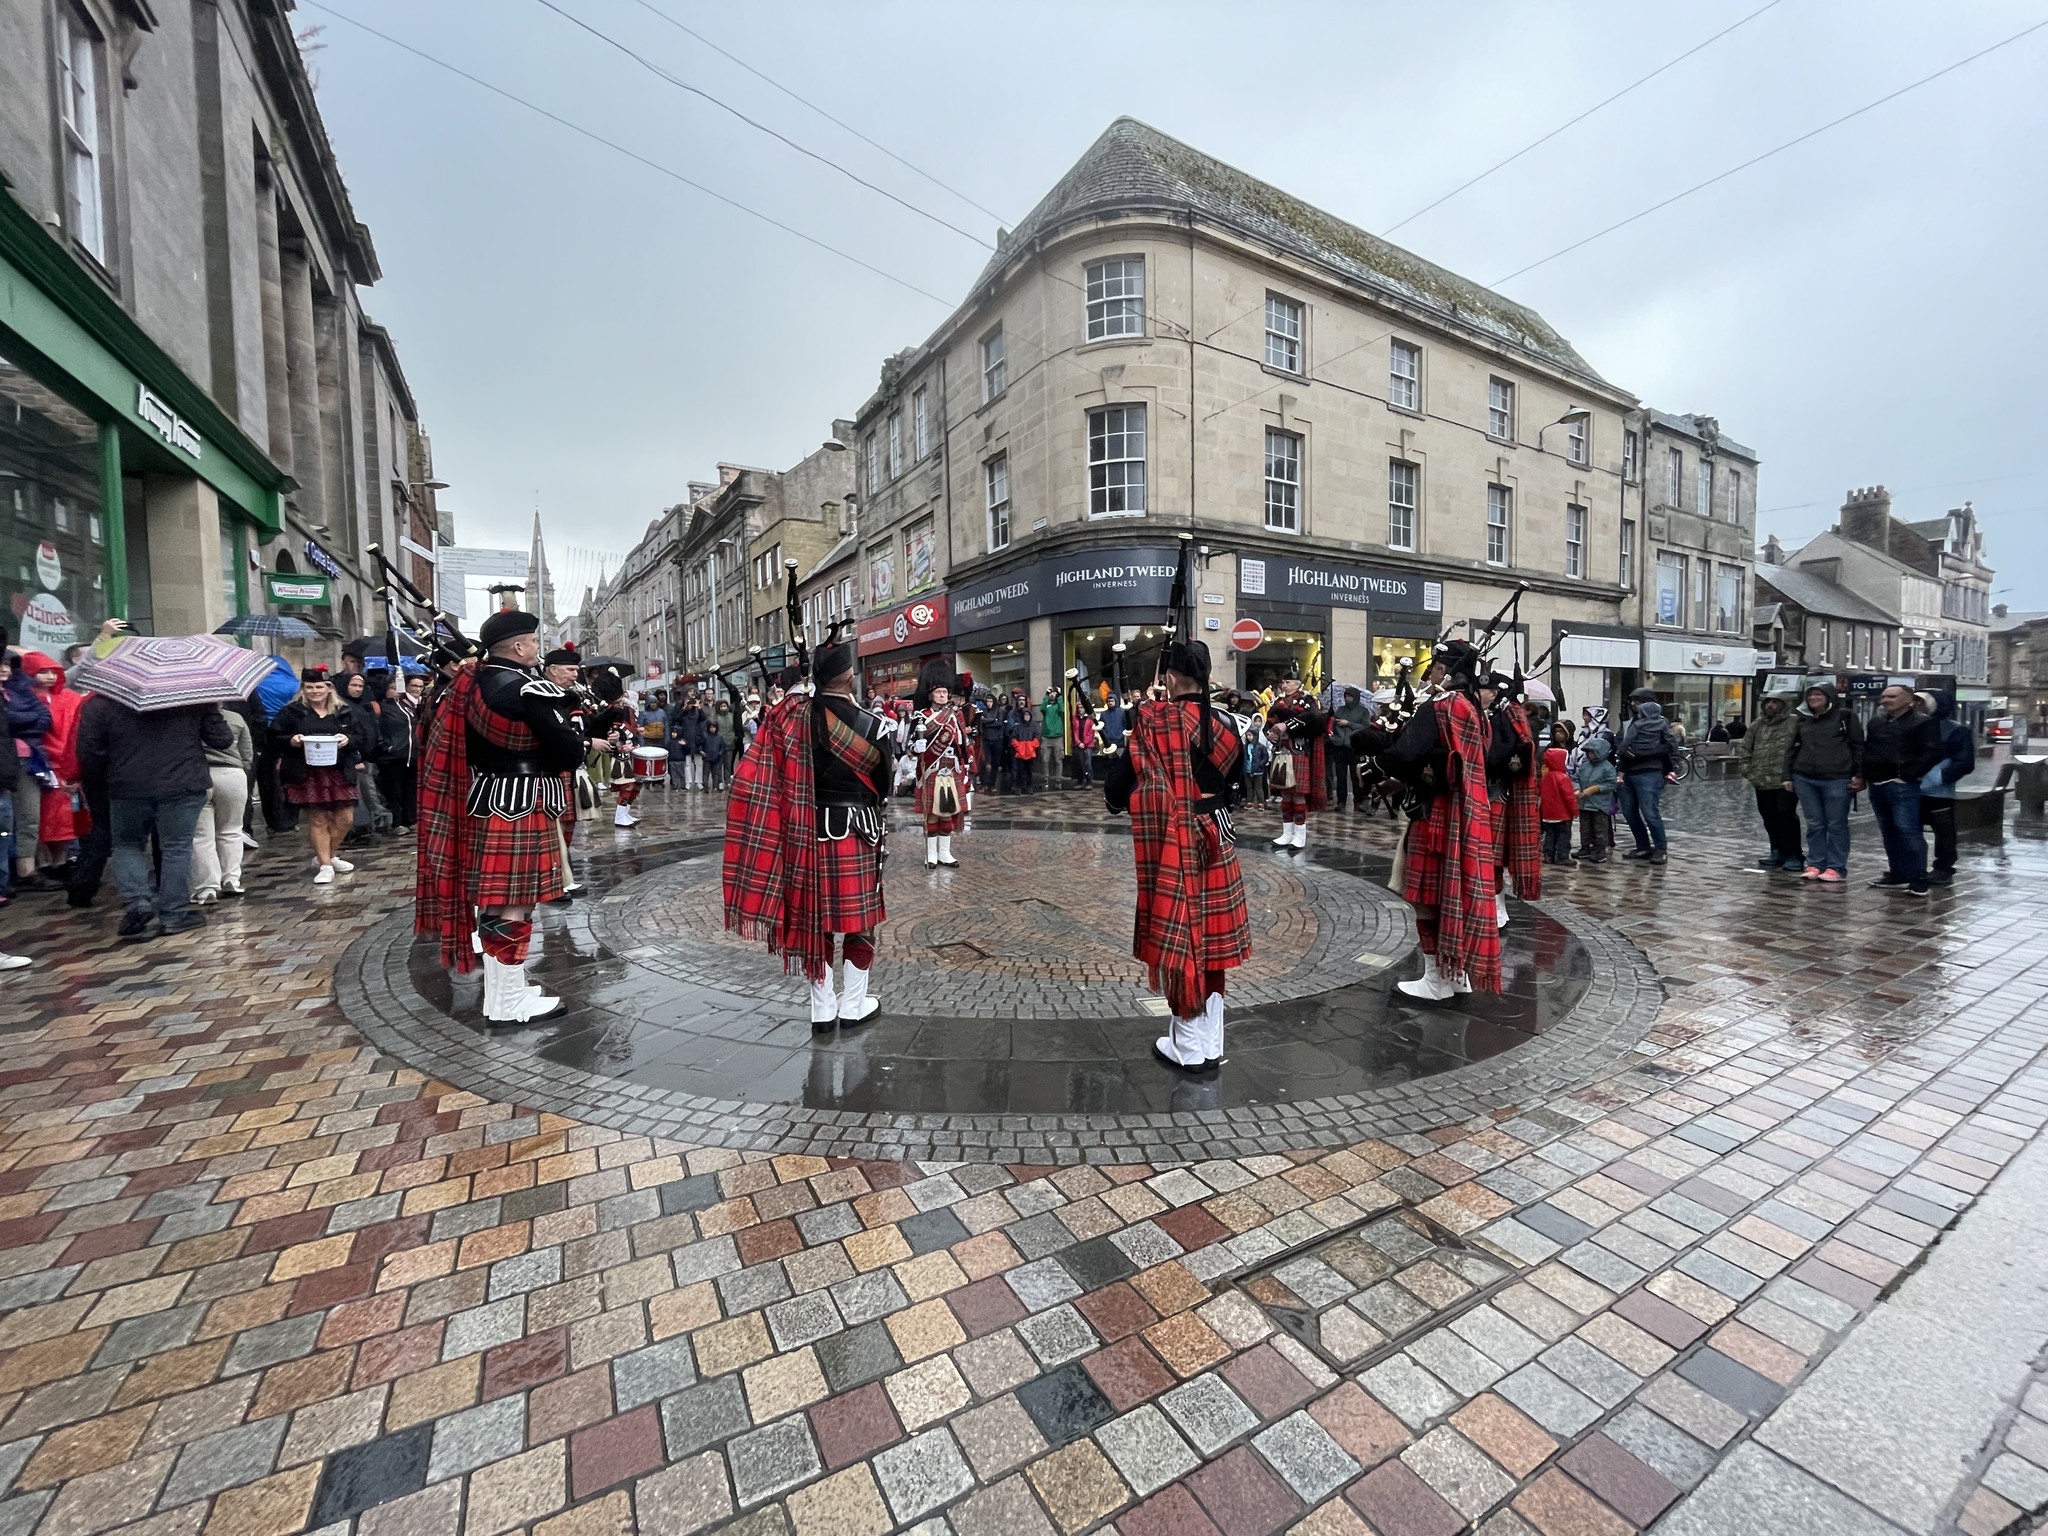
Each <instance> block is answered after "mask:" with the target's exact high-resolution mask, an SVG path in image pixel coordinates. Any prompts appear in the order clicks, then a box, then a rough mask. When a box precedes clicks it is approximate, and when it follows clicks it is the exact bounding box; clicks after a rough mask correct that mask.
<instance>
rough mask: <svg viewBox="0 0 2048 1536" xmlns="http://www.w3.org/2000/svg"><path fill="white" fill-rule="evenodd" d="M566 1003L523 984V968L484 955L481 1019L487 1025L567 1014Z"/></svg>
mask: <svg viewBox="0 0 2048 1536" xmlns="http://www.w3.org/2000/svg"><path fill="white" fill-rule="evenodd" d="M568 1011H569V1007H568V1004H566V1003H564V1002H563V1001H562V1000H561V999H560V998H558V997H550V996H548V994H547V993H545V992H543V991H541V989H540V988H539V987H530V986H528V985H527V984H526V967H525V966H523V965H507V964H505V963H504V962H503V961H502V960H497V959H493V958H492V957H491V956H490V955H485V956H484V1020H485V1022H486V1023H490V1024H532V1023H536V1022H538V1021H539V1020H541V1019H551V1018H553V1017H554V1016H555V1015H556V1014H558V1013H567V1012H568Z"/></svg>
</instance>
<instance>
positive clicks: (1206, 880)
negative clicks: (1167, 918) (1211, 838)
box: [1194, 848, 1252, 971]
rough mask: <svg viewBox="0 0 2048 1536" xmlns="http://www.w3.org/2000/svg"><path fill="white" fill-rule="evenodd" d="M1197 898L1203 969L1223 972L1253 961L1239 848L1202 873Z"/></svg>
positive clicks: (1250, 927)
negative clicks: (1239, 866)
mask: <svg viewBox="0 0 2048 1536" xmlns="http://www.w3.org/2000/svg"><path fill="white" fill-rule="evenodd" d="M1194 897H1195V921H1196V923H1197V924H1198V925H1199V927H1200V931H1201V935H1202V942H1201V947H1200V949H1199V950H1198V951H1197V953H1198V955H1199V958H1200V961H1201V968H1202V969H1203V970H1205V971H1221V970H1228V969H1229V968H1231V967H1232V966H1239V965H1243V964H1244V962H1245V961H1246V960H1248V959H1250V958H1251V953H1252V925H1251V916H1250V914H1249V913H1248V912H1247V910H1246V908H1245V902H1244V876H1243V875H1242V874H1241V873H1240V872H1239V870H1238V867H1237V850H1236V849H1235V848H1225V849H1224V850H1223V856H1222V857H1221V858H1220V859H1219V860H1218V861H1217V862H1216V863H1214V864H1211V865H1209V866H1208V867H1207V868H1206V869H1204V870H1203V871H1202V874H1201V878H1200V880H1198V881H1197V882H1196V886H1195V891H1194Z"/></svg>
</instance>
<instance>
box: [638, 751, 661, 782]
mask: <svg viewBox="0 0 2048 1536" xmlns="http://www.w3.org/2000/svg"><path fill="white" fill-rule="evenodd" d="M633 777H634V778H636V779H665V778H667V777H668V748H667V747H635V748H634V749H633Z"/></svg>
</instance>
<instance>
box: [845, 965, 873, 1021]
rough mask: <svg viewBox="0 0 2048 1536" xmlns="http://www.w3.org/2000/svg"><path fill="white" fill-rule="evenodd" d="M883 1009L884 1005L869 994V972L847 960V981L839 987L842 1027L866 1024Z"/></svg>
mask: <svg viewBox="0 0 2048 1536" xmlns="http://www.w3.org/2000/svg"><path fill="white" fill-rule="evenodd" d="M881 1011H882V1005H881V1004H880V1003H878V1002H876V1001H875V999H873V998H872V997H869V996H868V973H867V972H866V971H864V970H862V969H861V968H860V967H859V966H857V965H855V964H854V963H853V962H852V961H851V960H849V961H847V962H846V977H845V982H844V985H842V986H841V987H840V989H839V1024H840V1027H841V1028H842V1029H844V1028H848V1027H850V1026H852V1025H855V1024H865V1023H866V1022H867V1021H868V1020H869V1019H872V1018H873V1017H874V1016H875V1015H876V1014H878V1013H880V1012H881Z"/></svg>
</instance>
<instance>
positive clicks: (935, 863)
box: [924, 835, 941, 869]
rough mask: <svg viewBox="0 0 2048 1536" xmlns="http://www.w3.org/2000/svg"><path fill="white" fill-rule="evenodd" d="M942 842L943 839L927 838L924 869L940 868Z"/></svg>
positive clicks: (925, 841)
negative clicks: (940, 846)
mask: <svg viewBox="0 0 2048 1536" xmlns="http://www.w3.org/2000/svg"><path fill="white" fill-rule="evenodd" d="M940 841H941V839H939V838H936V837H931V836H929V835H927V836H926V838H925V840H924V867H925V868H926V869H937V868H938V867H939V843H940Z"/></svg>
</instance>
